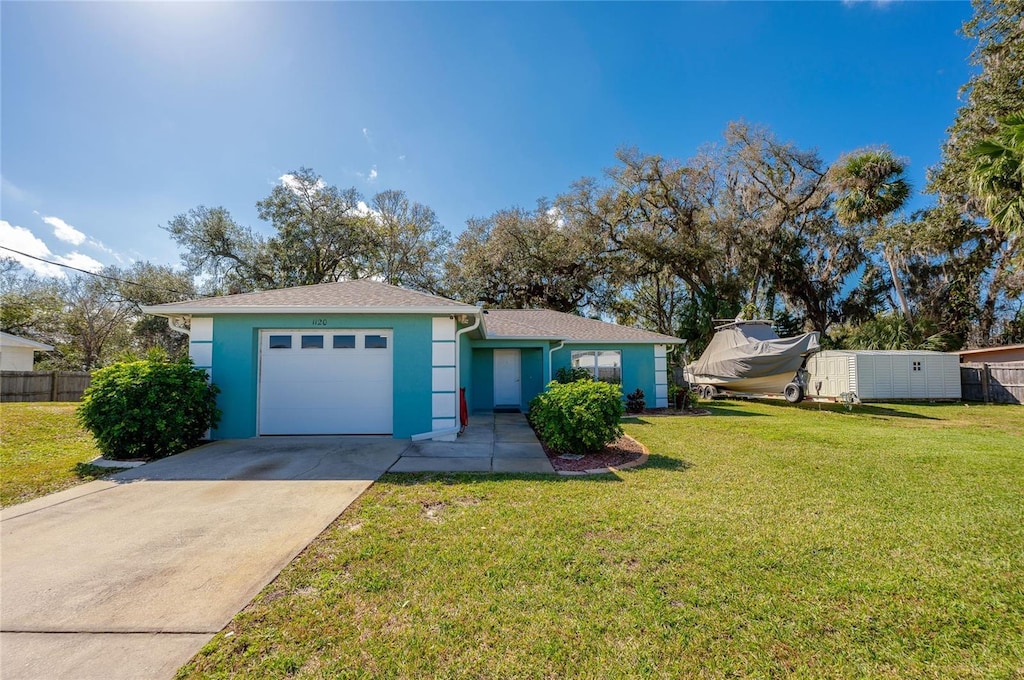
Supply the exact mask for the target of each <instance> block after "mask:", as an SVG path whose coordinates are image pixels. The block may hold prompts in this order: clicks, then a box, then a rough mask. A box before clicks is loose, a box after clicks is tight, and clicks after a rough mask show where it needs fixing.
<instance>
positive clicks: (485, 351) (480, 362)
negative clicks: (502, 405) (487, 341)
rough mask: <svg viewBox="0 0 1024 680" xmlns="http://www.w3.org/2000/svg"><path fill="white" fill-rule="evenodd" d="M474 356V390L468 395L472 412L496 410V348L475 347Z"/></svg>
mask: <svg viewBox="0 0 1024 680" xmlns="http://www.w3.org/2000/svg"><path fill="white" fill-rule="evenodd" d="M467 344H468V343H467ZM472 356H473V360H472V361H473V369H472V373H473V380H472V383H471V385H472V391H471V392H470V393H469V394H468V395H467V402H466V403H467V405H468V406H469V410H470V412H474V411H484V412H490V411H492V410H494V350H493V349H491V348H490V347H486V348H479V347H474V348H472Z"/></svg>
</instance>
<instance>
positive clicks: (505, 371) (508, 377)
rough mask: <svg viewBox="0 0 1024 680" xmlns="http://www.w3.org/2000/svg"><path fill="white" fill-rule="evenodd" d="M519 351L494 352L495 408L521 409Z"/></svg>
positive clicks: (501, 350) (498, 350)
mask: <svg viewBox="0 0 1024 680" xmlns="http://www.w3.org/2000/svg"><path fill="white" fill-rule="evenodd" d="M521 397H522V393H521V391H520V383H519V350H518V349H496V350H494V407H495V408H503V407H504V408H509V407H514V408H519V402H520V400H521Z"/></svg>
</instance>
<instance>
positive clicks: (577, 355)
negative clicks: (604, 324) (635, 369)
mask: <svg viewBox="0 0 1024 680" xmlns="http://www.w3.org/2000/svg"><path fill="white" fill-rule="evenodd" d="M572 367H573V368H583V369H586V370H587V371H589V372H590V375H591V376H592V377H593V378H594V380H600V381H602V382H609V383H615V384H616V385H618V384H620V383H622V352H620V351H619V350H617V349H603V350H586V351H580V352H573V353H572Z"/></svg>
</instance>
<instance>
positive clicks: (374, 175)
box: [366, 165, 377, 182]
mask: <svg viewBox="0 0 1024 680" xmlns="http://www.w3.org/2000/svg"><path fill="white" fill-rule="evenodd" d="M375 179H377V166H376V165H375V166H373V167H372V168H370V175H369V177H367V178H366V181H367V182H372V181H373V180H375Z"/></svg>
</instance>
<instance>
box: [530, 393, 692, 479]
mask: <svg viewBox="0 0 1024 680" xmlns="http://www.w3.org/2000/svg"><path fill="white" fill-rule="evenodd" d="M626 415H627V417H629V416H706V415H711V411H708V410H706V409H691V410H686V411H677V410H675V409H668V408H658V409H645V410H644V411H643V412H642V413H630V414H626ZM537 439H539V440H540V445H541V446H543V447H544V453H546V454H547V456H548V460H549V461H551V466H552V467H553V468H555V471H556V472H563V471H564V472H584V471H586V470H594V469H600V468H617V467H622V466H623V465H626V464H628V463H633V462H635V461H638V460H640V459H641V458H643V457H644V456H645V455H646V454H647V449H646V448H645V447H644V445H643V444H641V443H640V442H638V441H637V440H635V439H633V438H632V437H630V436H629V435H628V434H624V435H622V436H621V437H619V438H618V439H616V440H615V441H613V442H612V443H611V444H608V445H607V446H605V447H604V448H603V449H601V450H600V451H591V452H590V453H587V454H584V455H583V457H582V458H580V459H578V460H571V459H567V458H562V457H560V455H559V454H558V453H556V452H555V451H552V450H551V449H549V448H548V445H547V444H546V443H545V442H544V440H543V439H541V437H540V435H538V436H537Z"/></svg>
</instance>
